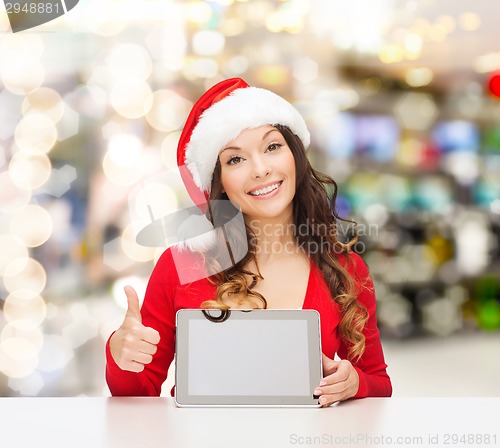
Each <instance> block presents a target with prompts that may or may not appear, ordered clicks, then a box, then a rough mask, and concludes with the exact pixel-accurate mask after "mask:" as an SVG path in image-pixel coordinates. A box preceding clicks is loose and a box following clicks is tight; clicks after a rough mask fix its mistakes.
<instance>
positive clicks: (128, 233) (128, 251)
mask: <svg viewBox="0 0 500 448" xmlns="http://www.w3.org/2000/svg"><path fill="white" fill-rule="evenodd" d="M134 227H135V224H134V223H132V224H129V225H128V226H127V227H126V228H125V229H124V230H123V233H122V237H121V246H122V250H123V252H124V253H125V255H126V256H127V257H128V258H130V259H131V260H134V261H138V262H141V263H143V262H147V261H151V260H153V259H154V255H155V248H154V247H144V246H140V245H139V244H137V243H136V241H135V232H134Z"/></svg>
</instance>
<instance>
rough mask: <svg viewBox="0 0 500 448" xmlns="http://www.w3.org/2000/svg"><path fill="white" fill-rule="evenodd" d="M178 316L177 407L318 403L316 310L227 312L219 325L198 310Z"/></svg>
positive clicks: (318, 358)
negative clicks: (316, 392) (314, 392)
mask: <svg viewBox="0 0 500 448" xmlns="http://www.w3.org/2000/svg"><path fill="white" fill-rule="evenodd" d="M211 312H212V311H211ZM179 313H181V314H183V315H181V316H179V314H178V322H177V325H178V327H177V356H176V399H177V400H178V401H179V400H180V402H179V404H180V405H182V404H186V405H189V404H191V405H196V404H200V405H203V404H205V405H218V404H220V405H224V404H229V405H231V404H235V405H237V404H241V405H245V404H254V405H259V404H261V405H266V404H269V405H273V404H274V405H280V404H281V405H287V404H290V405H294V404H295V405H300V404H307V405H310V404H316V403H317V400H314V399H313V397H312V391H313V390H314V388H315V387H316V386H317V385H318V384H319V381H320V379H321V348H320V337H319V315H318V313H317V312H316V311H313V310H253V311H251V312H248V311H246V312H245V311H241V310H232V311H231V313H230V315H229V317H228V318H227V319H226V320H224V321H221V322H214V321H211V320H209V319H207V318H206V317H205V315H203V313H202V312H201V310H181V311H179ZM216 313H220V312H219V311H217V312H216ZM183 400H184V403H183Z"/></svg>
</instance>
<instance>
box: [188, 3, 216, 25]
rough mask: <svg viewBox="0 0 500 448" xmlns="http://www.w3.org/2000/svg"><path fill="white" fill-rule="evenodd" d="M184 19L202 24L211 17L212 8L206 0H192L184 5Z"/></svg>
mask: <svg viewBox="0 0 500 448" xmlns="http://www.w3.org/2000/svg"><path fill="white" fill-rule="evenodd" d="M185 14H186V19H187V20H189V21H190V22H193V23H197V24H203V23H207V22H208V21H209V20H210V19H211V18H212V8H210V5H209V4H208V3H206V2H201V1H194V2H189V3H187V4H186V5H185Z"/></svg>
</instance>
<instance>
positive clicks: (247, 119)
mask: <svg viewBox="0 0 500 448" xmlns="http://www.w3.org/2000/svg"><path fill="white" fill-rule="evenodd" d="M278 124H279V125H283V126H287V127H288V128H290V130H291V131H292V132H293V133H294V134H296V135H297V136H298V137H299V138H300V140H301V141H302V143H303V144H304V147H305V148H306V149H307V147H308V146H309V143H310V135H309V131H308V130H307V126H306V123H305V121H304V119H303V118H302V116H301V115H300V114H299V112H298V111H297V110H296V109H295V108H294V107H293V106H292V105H291V104H290V103H289V102H288V101H286V100H285V99H283V98H281V97H280V96H278V95H276V94H275V93H273V92H271V91H269V90H266V89H261V88H257V87H250V86H249V85H248V84H247V83H246V82H245V81H244V80H243V79H241V78H231V79H226V80H224V81H221V82H219V83H217V84H215V85H214V86H213V87H211V88H210V89H208V90H207V91H206V92H205V93H204V94H203V95H202V96H201V97H200V98H199V99H198V101H196V103H195V104H194V106H193V108H192V110H191V112H190V114H189V116H188V118H187V121H186V124H185V125H184V129H183V130H182V134H181V137H180V139H179V145H178V147H177V164H178V166H179V169H180V172H181V176H182V178H183V181H184V184H185V186H186V188H187V191H188V193H189V195H190V196H191V198H192V199H193V201H194V202H195V204H197V205H202V206H203V205H204V204H205V203H206V198H208V195H209V193H210V186H211V183H212V176H213V172H214V169H215V165H216V163H217V158H218V156H219V152H220V151H221V150H222V149H223V148H224V146H226V145H227V144H228V143H229V142H230V141H232V140H234V139H235V138H236V137H238V135H239V134H240V133H241V132H242V131H243V130H245V129H252V128H257V127H259V126H263V125H278Z"/></svg>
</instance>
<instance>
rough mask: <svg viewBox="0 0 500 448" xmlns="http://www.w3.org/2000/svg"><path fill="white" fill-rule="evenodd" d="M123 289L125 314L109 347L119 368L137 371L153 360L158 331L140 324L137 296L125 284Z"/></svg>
mask: <svg viewBox="0 0 500 448" xmlns="http://www.w3.org/2000/svg"><path fill="white" fill-rule="evenodd" d="M124 290H125V294H126V295H127V303H128V308H127V314H126V315H125V319H124V320H123V323H122V325H121V326H120V328H118V330H116V332H115V333H114V334H113V336H111V339H110V341H109V349H110V351H111V355H112V356H113V359H114V360H115V362H116V364H117V365H118V367H120V369H122V370H128V371H130V372H136V373H138V372H142V371H143V370H144V366H145V365H147V364H149V363H150V362H151V361H152V360H153V355H154V354H155V353H156V350H157V347H156V346H157V345H158V343H159V342H160V333H158V331H156V330H155V329H154V328H150V327H145V326H144V325H142V316H141V310H140V306H139V297H138V296H137V293H136V292H135V290H134V288H132V287H131V286H125V288H124Z"/></svg>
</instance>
